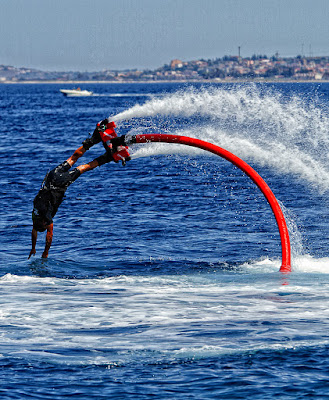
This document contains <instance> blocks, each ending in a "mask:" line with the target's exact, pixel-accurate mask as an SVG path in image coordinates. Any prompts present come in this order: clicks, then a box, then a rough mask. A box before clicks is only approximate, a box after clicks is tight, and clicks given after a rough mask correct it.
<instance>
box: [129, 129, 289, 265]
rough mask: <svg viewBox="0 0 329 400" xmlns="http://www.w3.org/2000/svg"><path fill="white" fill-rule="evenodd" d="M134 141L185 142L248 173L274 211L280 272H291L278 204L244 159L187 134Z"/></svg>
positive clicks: (284, 230) (140, 136)
mask: <svg viewBox="0 0 329 400" xmlns="http://www.w3.org/2000/svg"><path fill="white" fill-rule="evenodd" d="M135 138H136V143H147V142H165V143H178V144H185V145H187V146H192V147H198V148H199V149H203V150H207V151H210V152H211V153H213V154H217V155H218V156H220V157H222V158H225V159H226V160H228V161H230V162H231V163H232V164H234V165H236V166H237V167H238V168H240V169H241V170H242V171H243V172H244V173H245V174H246V175H248V176H249V177H250V178H251V179H252V180H253V182H254V183H255V184H256V185H257V186H258V187H259V189H260V190H261V191H262V193H263V194H264V196H265V198H266V200H267V201H268V203H269V204H270V206H271V208H272V211H273V213H274V216H275V219H276V222H277V224H278V228H279V232H280V237H281V249H282V265H281V267H280V272H284V273H287V272H291V254H290V240H289V232H288V228H287V224H286V221H285V218H284V215H283V212H282V210H281V208H280V205H279V203H278V201H277V199H276V198H275V196H274V194H273V192H272V191H271V189H270V188H269V187H268V185H267V183H266V182H265V181H264V179H263V178H262V177H261V176H260V175H259V174H258V173H257V172H256V171H255V170H254V169H253V168H252V167H251V166H250V165H249V164H247V163H246V162H245V161H243V160H241V158H239V157H237V156H235V155H234V154H232V153H230V152H229V151H227V150H225V149H223V148H221V147H219V146H216V145H214V144H212V143H208V142H205V141H203V140H199V139H194V138H190V137H187V136H179V135H166V134H153V135H152V134H147V135H136V137H135Z"/></svg>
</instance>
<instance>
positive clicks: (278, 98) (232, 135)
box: [111, 85, 329, 192]
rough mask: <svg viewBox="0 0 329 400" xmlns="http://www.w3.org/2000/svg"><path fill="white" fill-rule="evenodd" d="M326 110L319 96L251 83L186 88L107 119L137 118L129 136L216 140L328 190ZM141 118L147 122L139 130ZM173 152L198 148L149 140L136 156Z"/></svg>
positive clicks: (245, 156) (328, 122) (251, 159)
mask: <svg viewBox="0 0 329 400" xmlns="http://www.w3.org/2000/svg"><path fill="white" fill-rule="evenodd" d="M328 111H329V110H328V106H327V105H324V104H322V103H321V98H319V97H313V98H312V99H311V100H310V99H309V98H307V97H306V96H305V97H304V98H303V97H301V96H300V95H297V94H293V95H289V96H287V95H284V94H282V92H278V91H275V90H273V89H271V88H265V89H264V88H261V87H260V86H256V85H250V86H243V87H239V86H237V87H231V88H229V89H228V88H225V89H224V88H218V87H215V88H212V87H208V88H202V89H198V90H197V89H195V88H189V89H185V90H181V91H178V92H176V93H173V94H168V95H165V96H163V97H162V98H153V99H151V100H149V101H146V103H145V104H143V105H138V104H137V105H135V106H133V107H131V108H130V109H128V110H126V111H123V112H121V113H119V114H117V115H115V116H114V117H111V118H113V119H114V120H115V121H116V122H117V123H120V122H127V121H130V120H133V119H136V118H137V119H139V122H138V123H139V126H138V127H137V128H132V129H131V131H130V133H131V134H134V133H153V132H158V133H161V132H162V133H164V132H165V133H172V134H178V135H184V136H190V137H194V138H198V139H201V140H205V141H208V142H211V143H214V144H216V145H218V146H220V147H223V148H225V149H226V150H229V151H231V152H232V153H234V154H235V155H237V156H239V157H240V158H242V159H245V160H246V161H249V162H254V163H255V164H257V165H260V166H268V167H270V168H273V169H275V170H276V171H278V172H279V173H282V174H291V175H293V176H295V177H296V178H298V179H299V180H300V181H301V182H303V183H304V184H310V185H312V186H313V187H315V188H316V189H317V190H319V191H320V192H325V191H327V190H328V189H329V168H328V161H329V117H328V115H329V114H328ZM177 118H185V123H184V124H183V125H186V128H183V129H182V127H181V125H180V126H179V127H177V125H178V124H177ZM150 120H151V123H150ZM141 121H142V122H143V121H145V124H146V125H147V126H145V127H143V131H142V132H141V127H140V123H141ZM173 152H179V153H190V154H195V153H197V152H199V151H198V150H195V149H189V148H187V147H185V146H184V148H182V147H181V146H173V145H172V144H170V145H167V144H152V145H150V146H149V147H148V148H147V149H146V148H145V146H144V147H143V149H141V150H140V151H137V152H136V153H135V157H139V156H146V155H150V154H166V153H173Z"/></svg>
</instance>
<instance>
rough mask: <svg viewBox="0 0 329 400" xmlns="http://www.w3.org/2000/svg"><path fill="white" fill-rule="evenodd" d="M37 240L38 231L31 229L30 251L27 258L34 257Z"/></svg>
mask: <svg viewBox="0 0 329 400" xmlns="http://www.w3.org/2000/svg"><path fill="white" fill-rule="evenodd" d="M37 239H38V231H37V230H35V229H34V228H33V229H32V250H31V251H30V255H29V258H30V257H31V256H34V255H35V245H36V243H37Z"/></svg>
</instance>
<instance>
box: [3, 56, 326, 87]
mask: <svg viewBox="0 0 329 400" xmlns="http://www.w3.org/2000/svg"><path fill="white" fill-rule="evenodd" d="M328 81H329V57H327V56H323V57H302V56H297V57H290V58H280V57H279V56H278V55H275V56H272V57H267V56H264V55H259V56H256V55H255V56H252V57H248V58H242V57H238V56H224V57H223V58H217V59H215V60H204V59H201V60H194V61H181V60H178V59H175V60H172V61H171V62H170V63H169V64H166V65H164V66H162V67H160V68H157V69H155V70H138V69H131V70H123V71H116V70H111V69H106V70H102V71H94V72H79V71H61V72H56V71H41V70H37V69H32V68H25V67H23V68H17V67H13V66H8V65H0V83H4V84H9V83H30V84H32V83H33V84H35V83H59V84H66V83H67V84H75V85H78V84H90V83H161V82H163V83H164V82H179V83H182V82H189V83H192V82H204V83H206V82H210V83H246V82H250V83H251V82H256V83H261V82H268V83H270V82H290V83H291V82H328Z"/></svg>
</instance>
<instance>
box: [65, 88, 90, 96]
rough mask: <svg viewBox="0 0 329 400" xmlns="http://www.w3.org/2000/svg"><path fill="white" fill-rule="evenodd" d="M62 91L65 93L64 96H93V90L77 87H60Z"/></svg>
mask: <svg viewBox="0 0 329 400" xmlns="http://www.w3.org/2000/svg"><path fill="white" fill-rule="evenodd" d="M60 92H61V93H63V95H64V96H68V97H75V96H92V95H93V92H90V91H89V90H81V89H80V88H77V89H60Z"/></svg>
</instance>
